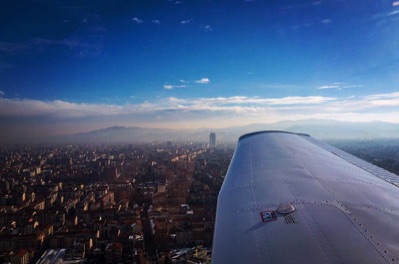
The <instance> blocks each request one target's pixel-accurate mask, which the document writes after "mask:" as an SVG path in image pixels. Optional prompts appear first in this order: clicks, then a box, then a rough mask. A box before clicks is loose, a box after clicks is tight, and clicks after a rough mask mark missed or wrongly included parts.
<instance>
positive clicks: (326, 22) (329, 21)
mask: <svg viewBox="0 0 399 264" xmlns="http://www.w3.org/2000/svg"><path fill="white" fill-rule="evenodd" d="M331 22H332V20H331V19H328V18H326V19H323V20H321V21H320V23H322V24H323V25H328V24H331Z"/></svg>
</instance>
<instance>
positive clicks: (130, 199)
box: [0, 132, 399, 263]
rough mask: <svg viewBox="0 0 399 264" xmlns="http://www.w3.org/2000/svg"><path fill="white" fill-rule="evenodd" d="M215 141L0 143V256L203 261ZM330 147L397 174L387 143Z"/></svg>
mask: <svg viewBox="0 0 399 264" xmlns="http://www.w3.org/2000/svg"><path fill="white" fill-rule="evenodd" d="M219 142H221V141H220V140H218V139H217V135H216V133H213V132H212V133H210V134H209V140H208V141H207V140H206V139H205V140H204V141H203V142H189V141H187V142H178V141H177V142H172V141H167V142H153V143H143V144H128V143H126V144H109V145H106V144H98V145H90V144H75V145H74V144H64V145H62V144H59V145H56V144H54V145H44V144H43V145H26V146H14V145H3V146H1V148H0V165H1V167H0V168H1V170H0V230H1V231H0V262H1V263H57V262H61V261H62V263H210V259H211V254H212V252H211V248H212V239H213V231H214V223H215V213H216V202H217V196H218V192H219V190H220V188H221V185H222V183H223V180H224V176H225V175H226V172H227V169H228V166H229V163H230V160H231V158H232V155H233V153H234V145H233V144H230V145H229V144H220V143H219ZM330 144H333V145H335V146H337V147H340V148H342V149H344V150H346V151H348V152H350V153H352V154H354V155H357V156H359V157H361V158H363V159H365V160H367V161H369V162H372V163H374V164H376V165H379V166H381V167H385V168H386V169H388V170H391V171H392V172H394V173H398V172H399V155H398V149H399V142H398V141H397V140H372V141H353V140H352V141H334V142H330Z"/></svg>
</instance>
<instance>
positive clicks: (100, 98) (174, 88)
mask: <svg viewBox="0 0 399 264" xmlns="http://www.w3.org/2000/svg"><path fill="white" fill-rule="evenodd" d="M22 2H23V4H24V8H21V5H20V3H14V2H13V1H3V2H2V3H1V4H0V21H1V22H2V24H3V25H7V26H6V27H3V28H1V29H0V130H1V131H2V133H1V135H4V134H7V133H20V134H21V137H23V135H24V134H26V135H27V134H29V135H38V134H41V135H46V134H47V135H61V134H71V133H78V132H85V131H90V130H94V129H101V128H105V127H111V126H144V127H153V128H177V129H188V128H211V129H212V128H215V129H216V128H226V127H231V126H240V125H247V124H253V123H275V122H279V121H284V120H308V119H328V120H339V121H350V122H368V121H384V122H390V123H399V108H398V107H399V89H398V87H399V77H398V75H397V72H398V70H399V51H398V50H397V46H398V44H399V1H387V0H383V1H378V2H376V1H363V2H362V3H361V4H360V3H359V2H358V1H338V0H337V1H287V2H285V3H284V4H282V3H279V2H277V1H256V0H253V1H250V0H246V1H229V2H228V3H227V2H226V1H168V0H164V1H151V2H148V1H132V2H126V1H122V0H120V1H119V0H117V1H106V0H104V1H87V2H85V3H80V1H63V0H59V1H47V0H42V1H22Z"/></svg>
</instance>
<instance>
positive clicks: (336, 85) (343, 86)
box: [317, 83, 363, 90]
mask: <svg viewBox="0 0 399 264" xmlns="http://www.w3.org/2000/svg"><path fill="white" fill-rule="evenodd" d="M361 87H363V85H358V84H355V85H353V84H344V83H334V84H332V85H323V86H319V87H318V88H317V89H319V90H327V89H336V90H342V89H349V88H361Z"/></svg>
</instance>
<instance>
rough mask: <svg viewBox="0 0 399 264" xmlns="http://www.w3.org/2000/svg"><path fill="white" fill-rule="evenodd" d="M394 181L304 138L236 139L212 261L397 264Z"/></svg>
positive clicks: (398, 210) (261, 135)
mask: <svg viewBox="0 0 399 264" xmlns="http://www.w3.org/2000/svg"><path fill="white" fill-rule="evenodd" d="M398 182H399V181H398V176H396V175H395V174H392V173H389V172H387V171H385V170H382V169H380V168H378V167H376V166H373V165H371V164H369V163H367V162H364V161H362V160H360V159H357V158H355V157H353V156H352V155H350V154H347V153H345V152H343V151H340V150H338V149H336V148H333V147H331V146H329V145H327V144H324V143H321V142H319V141H317V140H315V139H313V138H311V137H310V136H308V135H304V134H294V133H289V132H281V131H265V132H257V133H252V134H247V135H244V136H242V137H240V139H239V141H238V144H237V148H236V151H235V154H234V157H233V159H232V161H231V164H230V167H229V170H228V172H227V175H226V178H225V181H224V183H223V186H222V189H221V191H220V193H219V197H218V204H217V214H216V225H215V234H214V240H213V250H212V263H213V264H217V263H399V201H398V199H399V189H398V187H397V186H396V185H395V184H396V183H398Z"/></svg>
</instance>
